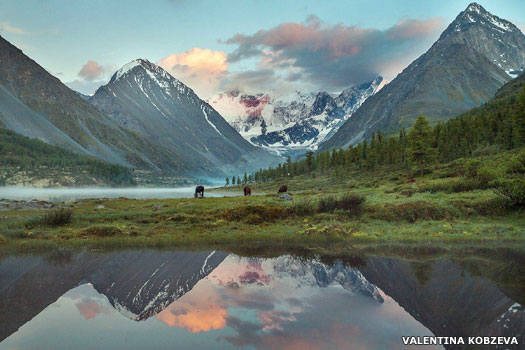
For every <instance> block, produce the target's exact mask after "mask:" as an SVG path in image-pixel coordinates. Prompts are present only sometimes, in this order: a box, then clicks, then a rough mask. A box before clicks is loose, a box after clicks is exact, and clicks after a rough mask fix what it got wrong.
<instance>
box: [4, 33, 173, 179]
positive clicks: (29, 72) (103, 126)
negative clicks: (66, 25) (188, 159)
mask: <svg viewBox="0 0 525 350" xmlns="http://www.w3.org/2000/svg"><path fill="white" fill-rule="evenodd" d="M0 126H4V127H6V128H7V129H10V130H13V131H15V132H17V133H19V134H22V135H24V136H28V137H31V138H37V139H40V140H42V141H44V142H46V143H50V144H52V145H58V146H62V147H64V148H66V149H69V150H71V151H75V152H77V153H81V154H85V155H90V156H94V157H97V158H99V159H103V160H106V161H109V162H111V163H117V164H120V165H124V166H133V167H142V168H158V165H159V164H160V163H157V164H155V163H154V162H153V161H152V159H151V158H153V155H156V154H158V153H159V152H158V150H157V149H155V148H153V147H152V145H151V144H149V143H147V142H145V141H144V140H143V139H140V138H139V137H137V135H136V134H134V133H133V132H131V131H129V130H125V129H123V128H121V127H119V126H118V125H117V124H115V123H114V122H113V121H112V120H111V119H109V118H108V117H107V116H105V115H104V114H103V113H101V112H100V111H98V110H97V109H96V108H93V107H92V106H91V105H89V104H88V103H87V102H86V101H84V100H83V99H82V98H81V97H80V96H78V95H77V94H76V93H75V92H73V91H72V90H70V89H69V88H67V87H66V86H65V85H64V84H62V83H61V82H60V81H59V80H58V79H57V78H55V77H54V76H52V75H51V74H49V73H48V72H47V71H46V70H45V69H43V68H42V67H40V66H39V65H38V64H37V63H36V62H34V61H33V60H31V59H30V58H29V57H27V56H26V55H24V53H23V52H22V51H21V50H19V49H18V48H16V47H15V46H13V45H11V44H10V43H9V42H7V41H6V40H5V39H3V38H2V37H0ZM162 158H163V161H164V162H166V163H164V164H166V165H167V166H168V167H173V169H178V168H179V165H178V163H176V162H174V160H171V157H170V155H166V156H163V157H162ZM174 158H175V159H176V157H174Z"/></svg>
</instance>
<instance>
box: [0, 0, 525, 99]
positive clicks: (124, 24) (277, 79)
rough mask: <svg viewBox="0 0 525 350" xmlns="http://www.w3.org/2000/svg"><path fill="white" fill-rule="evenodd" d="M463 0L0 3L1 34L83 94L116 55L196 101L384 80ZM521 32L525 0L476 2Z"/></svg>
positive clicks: (102, 79) (104, 75)
mask: <svg viewBox="0 0 525 350" xmlns="http://www.w3.org/2000/svg"><path fill="white" fill-rule="evenodd" d="M470 2H471V1H468V0H467V1H463V0H425V1H421V0H396V1H393V0H339V1H335V0H323V1H319V0H315V1H311V0H305V1H292V0H277V1H274V0H266V1H255V0H220V1H217V0H213V1H212V0H210V1H207V0H151V1H143V0H122V1H117V0H113V1H107V0H91V1H71V0H23V1H13V0H0V35H1V36H2V37H4V38H5V39H7V40H8V41H10V42H11V43H12V44H14V45H15V46H17V47H19V48H20V49H21V50H23V51H24V53H25V54H26V55H28V56H29V57H31V58H32V59H33V60H35V61H36V62H37V63H39V64H40V65H41V66H43V67H44V68H45V69H46V70H47V71H48V72H50V73H51V74H53V75H55V76H56V77H57V78H59V79H60V80H61V81H62V82H64V83H65V84H66V85H68V86H69V87H71V88H73V89H75V90H77V91H80V92H82V93H85V94H91V93H93V92H94V91H95V90H96V89H97V88H98V87H99V86H100V85H103V84H105V83H107V81H108V80H109V78H110V77H111V75H113V73H114V72H115V71H116V70H117V69H118V68H120V67H121V66H123V65H124V64H126V63H128V62H130V61H132V60H134V59H136V58H145V59H148V60H150V61H151V62H153V63H157V64H159V65H161V66H162V67H163V68H164V69H166V70H167V71H169V72H170V73H171V74H172V75H173V76H175V77H176V78H177V79H179V80H181V81H182V82H183V83H185V84H186V85H188V86H189V87H191V88H192V89H194V90H195V91H196V92H197V94H198V95H199V96H200V97H201V98H209V97H211V96H212V95H214V94H216V93H219V92H223V91H229V90H234V89H238V90H241V91H245V92H250V93H255V92H262V91H269V90H272V91H276V92H278V93H286V92H290V91H293V90H299V91H304V92H306V91H321V90H324V91H328V92H330V93H337V92H340V91H342V90H343V89H345V88H348V87H350V86H353V85H357V84H361V83H365V82H368V81H371V80H373V79H374V78H375V77H377V76H378V75H381V76H383V77H384V78H385V79H386V81H390V80H392V79H393V78H394V77H395V76H396V75H397V74H398V73H399V72H401V70H402V69H403V68H405V67H406V66H407V65H408V64H410V62H412V61H413V60H414V59H416V58H417V57H418V56H419V55H421V54H422V53H424V52H425V51H426V50H428V48H430V46H431V45H432V43H433V42H434V41H435V40H437V38H438V37H439V35H440V33H441V32H442V31H443V30H444V29H445V28H446V26H447V25H448V24H449V23H450V22H452V21H453V20H454V18H455V17H456V16H457V15H458V14H459V12H461V11H463V10H464V9H465V8H466V7H467V6H468V4H469V3H470ZM478 3H479V4H481V5H482V6H483V7H485V9H486V10H488V11H489V12H491V13H492V14H494V15H496V16H499V17H501V18H504V19H507V20H509V21H511V22H513V23H514V24H516V25H517V26H518V27H519V28H520V29H521V30H522V31H524V32H525V1H524V0H480V1H478Z"/></svg>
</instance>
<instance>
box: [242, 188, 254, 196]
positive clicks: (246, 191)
mask: <svg viewBox="0 0 525 350" xmlns="http://www.w3.org/2000/svg"><path fill="white" fill-rule="evenodd" d="M243 191H244V196H245V197H246V196H251V195H252V189H251V188H250V187H248V186H246V187H244V189H243Z"/></svg>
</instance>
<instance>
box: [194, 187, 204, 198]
mask: <svg viewBox="0 0 525 350" xmlns="http://www.w3.org/2000/svg"><path fill="white" fill-rule="evenodd" d="M195 198H204V186H197V187H195Z"/></svg>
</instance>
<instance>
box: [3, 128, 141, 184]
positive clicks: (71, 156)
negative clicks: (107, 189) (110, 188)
mask: <svg viewBox="0 0 525 350" xmlns="http://www.w3.org/2000/svg"><path fill="white" fill-rule="evenodd" d="M0 166H2V167H6V168H8V167H9V168H13V169H17V170H21V171H23V170H35V169H41V168H43V167H46V168H50V169H65V168H69V169H70V170H71V171H74V172H76V173H81V172H86V173H88V174H90V175H92V176H95V177H97V178H99V179H102V180H105V181H107V182H108V183H111V184H128V185H132V184H134V183H135V182H134V180H133V176H132V174H131V171H130V169H128V168H126V167H123V166H121V165H116V164H111V163H106V162H103V161H101V160H98V159H95V158H91V157H88V156H83V155H79V154H76V153H73V152H71V151H68V150H66V149H63V148H60V147H57V146H52V145H49V144H47V143H44V142H42V141H40V140H36V139H31V138H29V137H25V136H22V135H19V134H17V133H15V132H13V131H11V130H8V129H5V128H0Z"/></svg>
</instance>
